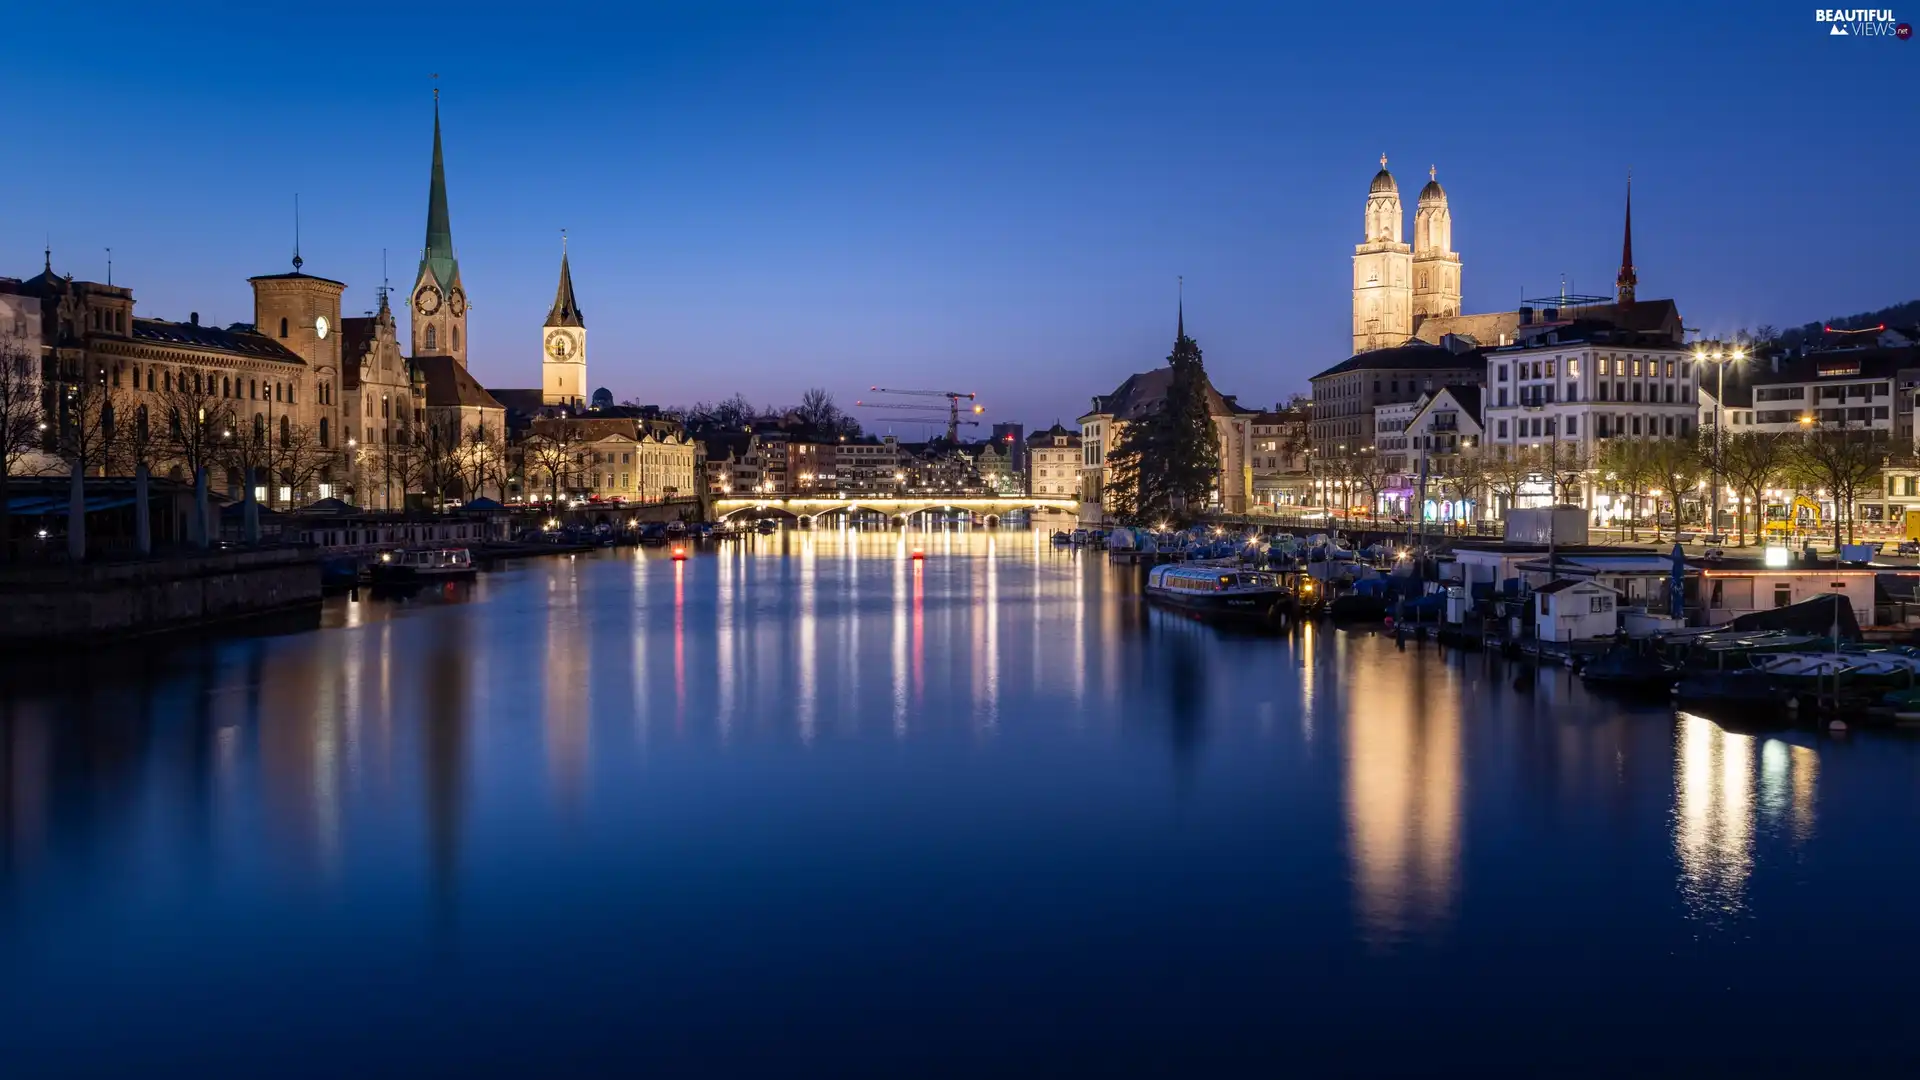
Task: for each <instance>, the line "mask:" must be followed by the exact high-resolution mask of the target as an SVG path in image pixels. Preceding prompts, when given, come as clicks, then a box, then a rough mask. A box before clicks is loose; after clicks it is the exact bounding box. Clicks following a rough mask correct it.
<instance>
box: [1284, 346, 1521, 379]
mask: <svg viewBox="0 0 1920 1080" xmlns="http://www.w3.org/2000/svg"><path fill="white" fill-rule="evenodd" d="M1407 369H1410V370H1413V371H1446V370H1458V371H1470V372H1481V371H1485V370H1486V357H1485V356H1484V355H1483V354H1482V353H1481V352H1480V350H1478V349H1469V350H1467V351H1466V352H1454V351H1453V350H1451V349H1444V348H1441V347H1440V346H1438V345H1429V344H1427V343H1426V342H1424V341H1410V342H1408V343H1407V344H1405V345H1395V346H1393V347H1391V348H1386V349H1371V350H1369V351H1367V352H1362V353H1355V354H1353V355H1352V356H1350V357H1348V358H1347V359H1345V360H1342V361H1341V362H1340V363H1338V364H1335V365H1333V366H1332V367H1330V368H1328V369H1327V370H1325V371H1323V372H1321V373H1320V374H1318V375H1315V376H1314V377H1313V381H1315V382H1318V381H1319V380H1321V379H1324V378H1327V377H1329V376H1332V375H1345V374H1347V373H1348V372H1352V371H1389V370H1407Z"/></svg>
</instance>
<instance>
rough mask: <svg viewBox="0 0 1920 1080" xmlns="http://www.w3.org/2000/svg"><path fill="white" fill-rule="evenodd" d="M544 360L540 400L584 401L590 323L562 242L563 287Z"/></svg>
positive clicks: (558, 293) (545, 333)
mask: <svg viewBox="0 0 1920 1080" xmlns="http://www.w3.org/2000/svg"><path fill="white" fill-rule="evenodd" d="M541 348H542V349H543V350H544V351H543V353H542V354H541V355H542V360H541V362H540V400H541V402H542V403H543V404H547V405H576V406H577V405H582V404H585V399H586V396H587V323H586V320H585V319H584V318H582V317H581V315H580V304H579V303H578V302H577V301H576V300H574V298H573V270H572V268H571V267H569V266H568V265H567V245H566V240H565V238H564V237H563V238H562V239H561V242H560V287H559V288H558V289H556V290H554V294H553V310H551V311H549V312H547V325H546V329H545V330H544V331H543V336H542V340H541Z"/></svg>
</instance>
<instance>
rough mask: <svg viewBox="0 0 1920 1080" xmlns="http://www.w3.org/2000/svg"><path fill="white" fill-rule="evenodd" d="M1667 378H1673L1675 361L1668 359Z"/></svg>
mask: <svg viewBox="0 0 1920 1080" xmlns="http://www.w3.org/2000/svg"><path fill="white" fill-rule="evenodd" d="M1667 378H1669V379H1671V378H1673V361H1671V360H1669V361H1667Z"/></svg>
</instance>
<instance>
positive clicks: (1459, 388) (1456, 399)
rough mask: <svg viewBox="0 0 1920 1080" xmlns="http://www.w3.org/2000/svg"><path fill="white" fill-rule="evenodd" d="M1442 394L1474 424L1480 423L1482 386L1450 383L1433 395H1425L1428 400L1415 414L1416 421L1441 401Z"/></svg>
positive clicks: (1422, 403)
mask: <svg viewBox="0 0 1920 1080" xmlns="http://www.w3.org/2000/svg"><path fill="white" fill-rule="evenodd" d="M1442 394H1445V395H1446V398H1447V399H1448V400H1450V401H1452V402H1453V403H1454V404H1455V405H1458V406H1459V407H1460V411H1461V412H1463V413H1466V414H1467V415H1468V416H1471V417H1473V422H1474V423H1476V424H1478V423H1480V386H1479V384H1478V383H1448V384H1447V385H1445V386H1443V387H1441V388H1440V389H1438V390H1435V391H1434V392H1433V393H1431V394H1427V395H1425V398H1426V400H1425V401H1423V402H1421V405H1420V409H1419V411H1418V412H1415V413H1414V414H1413V415H1414V419H1416V420H1417V419H1419V418H1420V417H1421V416H1422V415H1423V414H1425V413H1426V412H1427V410H1429V409H1431V408H1433V407H1434V403H1435V402H1438V401H1440V400H1441V395H1442Z"/></svg>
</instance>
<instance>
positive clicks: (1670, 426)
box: [1667, 416, 1673, 436]
mask: <svg viewBox="0 0 1920 1080" xmlns="http://www.w3.org/2000/svg"><path fill="white" fill-rule="evenodd" d="M1667 434H1668V436H1672V434H1673V417H1671V416H1669V417H1667Z"/></svg>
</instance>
